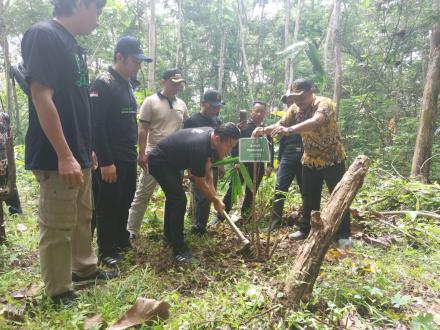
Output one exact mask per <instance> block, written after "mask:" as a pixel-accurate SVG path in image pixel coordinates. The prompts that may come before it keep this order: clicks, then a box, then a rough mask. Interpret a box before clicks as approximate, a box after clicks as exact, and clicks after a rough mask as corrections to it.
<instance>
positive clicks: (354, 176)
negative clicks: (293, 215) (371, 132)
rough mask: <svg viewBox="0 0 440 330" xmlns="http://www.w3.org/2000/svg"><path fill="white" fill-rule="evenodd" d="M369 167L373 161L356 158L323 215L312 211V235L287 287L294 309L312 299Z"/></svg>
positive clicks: (306, 241) (334, 191) (293, 269)
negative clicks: (313, 291)
mask: <svg viewBox="0 0 440 330" xmlns="http://www.w3.org/2000/svg"><path fill="white" fill-rule="evenodd" d="M369 165H370V160H369V159H368V157H367V156H363V155H362V156H358V157H356V159H355V161H354V162H353V164H352V165H351V166H350V168H349V169H348V171H347V172H346V173H345V175H344V177H343V178H342V179H341V181H340V182H339V183H338V185H337V186H336V187H335V189H334V190H333V193H332V194H331V196H330V198H329V200H328V202H327V204H326V206H325V207H324V209H323V210H322V212H321V213H320V212H318V211H314V212H312V215H311V230H310V234H309V236H308V238H307V239H306V240H305V241H304V243H303V245H302V246H301V248H300V250H299V253H298V256H297V257H296V259H295V263H294V265H293V268H292V270H291V272H290V274H289V275H288V277H287V280H286V282H285V285H284V291H285V298H286V300H287V303H288V304H289V305H290V306H292V307H293V308H297V307H298V306H299V303H300V302H301V301H305V300H307V299H308V298H309V296H310V294H311V292H312V290H313V286H314V284H315V281H316V278H317V277H318V274H319V270H320V269H321V265H322V261H323V260H324V256H325V254H326V253H327V250H328V248H329V246H330V243H331V242H332V240H333V238H334V236H335V234H336V231H337V229H338V227H339V225H340V223H341V221H342V217H343V215H344V214H345V212H347V210H348V208H349V207H350V204H351V202H352V201H353V199H354V197H355V196H356V193H357V191H358V190H359V188H360V187H361V186H362V183H363V179H364V177H365V175H366V174H367V171H368V167H369Z"/></svg>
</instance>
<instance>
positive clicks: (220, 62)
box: [217, 30, 226, 93]
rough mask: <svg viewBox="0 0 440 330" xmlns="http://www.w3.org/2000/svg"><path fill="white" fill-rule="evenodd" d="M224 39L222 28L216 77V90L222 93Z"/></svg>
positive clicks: (224, 33)
mask: <svg viewBox="0 0 440 330" xmlns="http://www.w3.org/2000/svg"><path fill="white" fill-rule="evenodd" d="M225 41H226V32H225V30H223V32H222V36H221V40H220V57H219V59H218V79H217V90H218V91H219V92H220V93H222V92H223V91H222V90H223V77H224V75H225Z"/></svg>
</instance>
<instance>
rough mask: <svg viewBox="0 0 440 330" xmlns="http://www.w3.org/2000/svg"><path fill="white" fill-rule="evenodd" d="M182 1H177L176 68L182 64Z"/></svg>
mask: <svg viewBox="0 0 440 330" xmlns="http://www.w3.org/2000/svg"><path fill="white" fill-rule="evenodd" d="M182 20H183V19H182V0H177V46H176V68H179V67H180V66H181V64H182V24H183V22H182Z"/></svg>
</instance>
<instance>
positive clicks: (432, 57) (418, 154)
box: [411, 0, 440, 182]
mask: <svg viewBox="0 0 440 330" xmlns="http://www.w3.org/2000/svg"><path fill="white" fill-rule="evenodd" d="M434 6H435V10H436V13H437V17H438V16H439V15H440V0H434ZM439 91H440V22H439V21H438V20H437V21H436V22H435V23H434V25H433V27H432V31H431V46H430V50H429V63H428V70H427V74H426V81H425V88H424V90H423V100H422V110H421V112H420V121H419V129H418V132H417V139H416V146H415V149H414V156H413V160H412V166H411V176H413V177H418V178H419V179H420V180H421V181H422V182H428V181H429V172H430V169H431V158H432V143H433V138H434V123H435V120H436V116H437V108H438V95H439Z"/></svg>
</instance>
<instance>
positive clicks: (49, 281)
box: [34, 169, 98, 296]
mask: <svg viewBox="0 0 440 330" xmlns="http://www.w3.org/2000/svg"><path fill="white" fill-rule="evenodd" d="M90 173H91V172H90V169H86V170H84V171H83V174H84V184H83V185H82V186H81V187H68V186H66V185H65V184H64V183H62V182H61V180H60V178H59V176H58V172H57V171H40V170H38V171H34V175H35V177H36V178H37V181H38V183H39V184H40V202H39V221H38V222H39V226H40V245H39V252H40V267H41V276H42V278H43V281H44V284H45V288H46V293H47V295H49V296H56V295H58V294H61V293H64V292H66V291H69V290H72V289H73V288H72V273H75V274H77V275H78V276H81V277H85V276H88V275H92V274H93V273H95V272H96V271H97V270H98V269H97V266H96V262H97V259H96V256H95V254H94V253H93V250H92V235H91V230H90V222H91V219H92V183H91V176H90Z"/></svg>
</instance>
